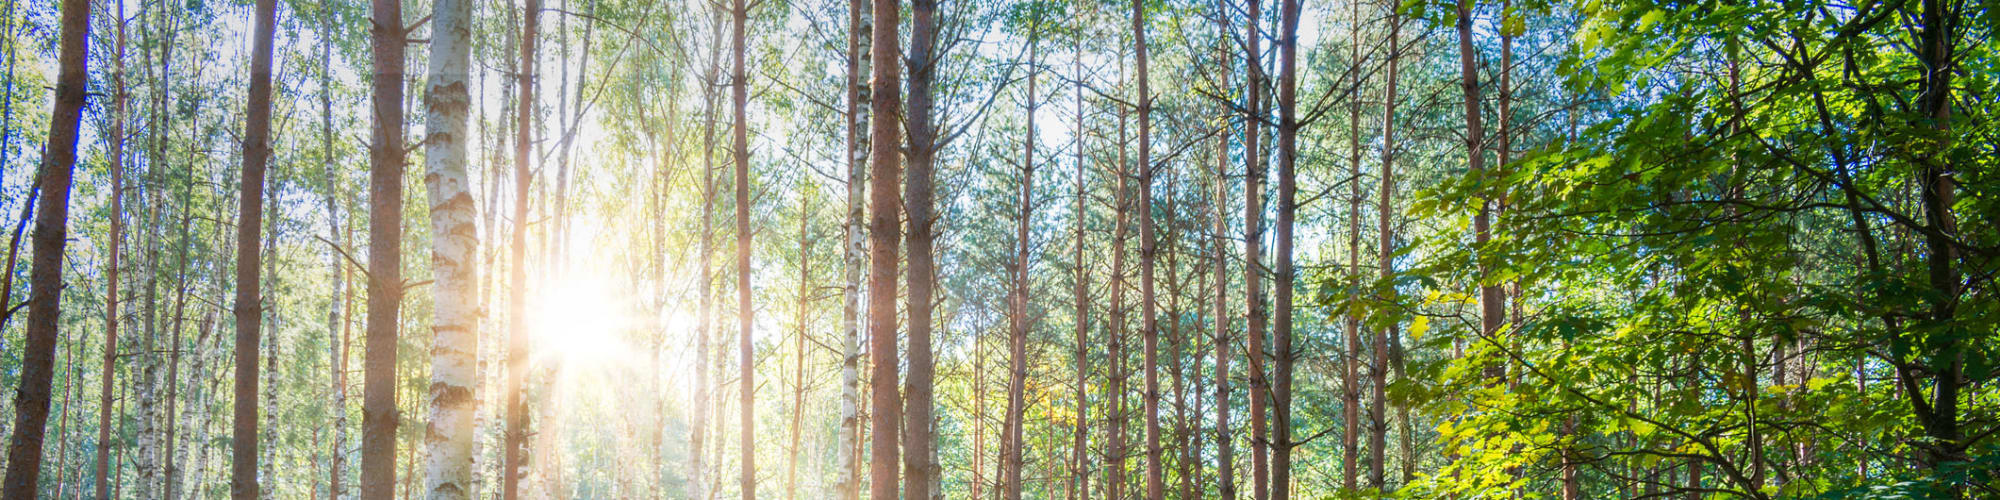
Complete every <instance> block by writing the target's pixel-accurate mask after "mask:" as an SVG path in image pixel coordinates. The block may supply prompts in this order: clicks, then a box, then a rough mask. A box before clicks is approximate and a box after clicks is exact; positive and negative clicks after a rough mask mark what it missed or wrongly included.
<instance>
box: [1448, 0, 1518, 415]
mask: <svg viewBox="0 0 2000 500" xmlns="http://www.w3.org/2000/svg"><path fill="white" fill-rule="evenodd" d="M1472 4H1473V2H1472V0H1460V1H1459V2H1458V60H1459V75H1460V77H1461V80H1462V83H1461V85H1462V87H1461V88H1463V89H1464V91H1465V152H1466V166H1467V170H1468V171H1469V172H1470V174H1471V175H1474V176H1477V175H1482V174H1483V173H1485V169H1486V167H1485V165H1486V157H1485V153H1484V152H1483V151H1481V148H1482V147H1484V145H1485V143H1486V138H1485V136H1484V133H1485V129H1484V128H1482V125H1481V122H1480V117H1479V106H1480V102H1481V97H1480V87H1479V52H1478V50H1477V49H1475V48H1474V47H1473V45H1472V14H1473V13H1472V7H1473V5H1472ZM1492 216H1493V202H1492V200H1491V199H1489V197H1488V196H1486V195H1485V194H1480V195H1479V208H1478V210H1477V211H1476V212H1474V213H1473V216H1472V246H1473V251H1474V252H1475V253H1478V254H1481V255H1483V254H1485V252H1486V243H1487V241H1489V240H1491V239H1492V237H1493V233H1492V230H1491V226H1492ZM1478 260H1479V261H1480V262H1485V259H1478ZM1491 272H1492V269H1490V266H1487V265H1485V264H1481V265H1480V269H1479V276H1480V282H1481V283H1482V284H1481V285H1479V336H1480V338H1481V339H1483V340H1485V341H1489V342H1498V339H1497V338H1494V335H1497V334H1499V332H1500V323H1501V321H1503V320H1504V319H1505V318H1504V314H1506V313H1505V310H1504V308H1503V307H1502V306H1501V301H1502V300H1503V299H1502V297H1501V296H1500V286H1499V285H1497V284H1483V283H1485V281H1486V280H1485V277H1486V276H1487V275H1488V274H1490V273H1491ZM1505 375H1506V366H1505V365H1503V364H1499V363H1494V364H1490V365H1488V366H1487V367H1486V378H1488V379H1492V380H1491V381H1497V380H1498V379H1499V378H1500V377H1502V376H1505Z"/></svg>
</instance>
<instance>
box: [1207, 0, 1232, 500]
mask: <svg viewBox="0 0 2000 500" xmlns="http://www.w3.org/2000/svg"><path fill="white" fill-rule="evenodd" d="M1223 27H1224V28H1225V29H1226V28H1228V23H1226V22H1225V23H1223ZM1223 35H1224V36H1225V37H1226V36H1227V33H1226V32H1225V33H1223ZM1218 55H1223V56H1226V55H1227V54H1218ZM1222 59H1223V60H1227V58H1226V57H1224V58H1222ZM1228 73H1229V72H1227V71H1225V72H1223V74H1224V76H1223V88H1229V77H1228ZM1223 124H1224V126H1227V124H1228V122H1227V121H1224V122H1223ZM1228 172H1229V136H1228V135H1227V134H1223V135H1220V136H1218V137H1216V139H1215V173H1214V179H1215V181H1214V182H1215V185H1214V186H1213V187H1212V188H1211V190H1210V192H1211V196H1213V198H1211V199H1210V200H1209V210H1210V211H1211V213H1210V214H1209V215H1210V216H1211V217H1213V218H1214V219H1215V225H1214V226H1213V229H1212V233H1210V234H1211V235H1212V236H1210V238H1209V240H1210V243H1211V244H1212V245H1213V248H1211V249H1210V250H1209V252H1210V253H1209V259H1210V266H1212V267H1211V268H1210V271H1211V272H1213V273H1214V277H1213V278H1212V279H1214V280H1215V282H1214V285H1215V302H1214V305H1215V310H1214V312H1213V314H1214V315H1215V319H1214V321H1215V338H1214V342H1215V491H1216V496H1218V497H1221V498H1224V499H1228V500H1236V498H1237V497H1236V448H1235V435H1234V434H1233V433H1232V432H1230V430H1229V411H1230V410H1229V403H1230V400H1229V394H1230V392H1229V359H1230V358H1231V356H1230V355H1229V350H1230V347H1231V346H1232V345H1234V344H1232V343H1231V342H1230V340H1231V339H1230V336H1229V320H1230V317H1229V316H1230V315H1229V250H1228V246H1227V241H1228V238H1227V237H1226V236H1224V235H1226V234H1229V226H1228V219H1229V216H1228V215H1227V212H1226V211H1225V210H1227V208H1228V207H1229V173H1228Z"/></svg>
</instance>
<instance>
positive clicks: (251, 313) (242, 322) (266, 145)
mask: <svg viewBox="0 0 2000 500" xmlns="http://www.w3.org/2000/svg"><path fill="white" fill-rule="evenodd" d="M256 23H257V24H256V28H255V31H254V34H253V35H252V37H253V39H252V46H251V49H250V98H249V103H248V105H247V108H248V109H247V110H246V111H247V115H246V116H245V117H244V125H243V185H242V191H241V195H240V196H241V198H242V200H243V201H241V202H239V203H238V204H237V216H236V221H237V222H236V238H237V244H236V308H235V311H234V312H235V313H236V413H235V418H234V422H235V426H234V427H235V436H234V437H233V438H232V440H231V442H232V443H234V445H235V447H234V452H235V454H234V456H233V457H232V458H231V460H230V464H231V468H230V472H231V474H230V487H229V492H230V497H232V498H235V499H236V500H254V499H256V498H258V484H257V458H258V456H257V447H258V444H259V443H258V438H259V436H258V434H257V417H258V415H257V412H258V408H257V394H258V392H257V390H258V388H257V376H258V375H260V374H261V373H260V372H259V371H258V369H257V347H258V344H259V342H261V341H262V332H261V331H260V330H259V327H261V326H262V324H263V320H262V317H263V309H264V304H263V296H262V293H261V288H260V286H261V283H259V279H258V278H259V276H258V270H259V268H260V266H261V260H262V258H263V255H262V248H261V247H259V246H258V240H259V239H260V238H261V237H262V236H263V233H262V231H261V230H262V228H263V225H264V223H263V217H264V165H265V163H266V162H268V161H270V157H271V38H272V36H273V34H274V32H275V31H276V29H277V2H276V1H275V0H260V1H258V2H257V21H256ZM399 47H400V45H399ZM397 50H399V51H400V50H401V49H400V48H398V49H397ZM396 119H397V120H400V119H401V116H400V115H397V117H396ZM398 152H400V150H398ZM399 215H400V214H399ZM398 222H400V220H399V221H398ZM376 248H381V247H376ZM392 252H393V251H392ZM373 254H374V252H370V255H371V259H372V257H373ZM399 286H400V284H399ZM371 311H372V309H371ZM371 318H372V315H371ZM391 328H393V326H392V327H391ZM176 348H178V347H176ZM390 356H391V359H390V360H389V361H390V363H391V364H393V363H394V359H393V357H394V353H393V352H391V353H390Z"/></svg>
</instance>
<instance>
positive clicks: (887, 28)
mask: <svg viewBox="0 0 2000 500" xmlns="http://www.w3.org/2000/svg"><path fill="white" fill-rule="evenodd" d="M872 8H873V10H874V12H873V14H874V16H873V18H874V22H875V26H874V31H873V32H872V33H870V36H871V37H872V39H871V41H870V44H871V45H870V47H869V64H871V65H873V68H871V73H872V78H871V80H870V82H869V85H868V88H869V89H870V91H869V94H870V95H869V99H870V102H869V108H870V109H869V113H868V122H869V131H868V176H869V179H868V183H869V193H868V211H869V214H868V234H869V239H870V240H871V241H872V243H873V244H872V245H870V246H869V248H868V350H869V353H870V354H871V355H872V357H873V359H871V360H869V370H870V374H869V390H870V391H871V394H870V398H871V399H870V402H869V412H870V417H871V418H870V422H869V423H870V426H871V427H872V430H870V431H869V432H871V433H872V435H871V436H870V439H871V440H872V441H871V442H870V445H869V470H868V481H869V485H868V496H869V498H870V499H872V500H897V499H898V498H899V497H898V496H897V491H896V484H897V477H896V466H897V465H898V464H901V463H902V462H901V461H900V460H898V456H899V453H898V451H900V450H898V449H897V438H898V437H899V436H901V434H902V433H901V432H899V430H898V429H897V427H896V426H897V424H899V423H900V422H902V416H903V412H902V408H901V397H900V396H901V395H900V394H898V391H897V390H896V372H897V370H898V368H899V366H898V365H899V363H897V362H896V267H897V266H896V257H897V256H896V250H897V247H898V245H897V244H898V243H900V241H899V240H901V238H902V231H901V228H899V227H897V225H898V222H900V221H901V220H902V217H900V216H901V215H902V213H901V210H899V208H901V205H902V200H901V197H900V196H897V192H896V183H897V181H898V180H900V179H899V177H900V174H901V170H902V168H901V165H900V160H901V158H900V156H901V155H900V154H899V153H900V150H901V147H900V146H901V141H898V140H897V139H899V138H900V137H901V136H902V134H901V132H902V130H900V129H899V127H898V124H899V123H898V122H900V121H901V120H899V119H898V118H899V117H901V116H902V111H901V109H899V108H901V107H902V106H901V104H902V103H901V99H900V96H898V95H897V94H899V93H901V89H902V85H899V84H898V81H899V80H900V79H901V78H900V77H901V73H902V69H903V66H902V60H901V51H899V50H897V31H898V29H899V27H898V25H899V24H901V22H902V11H901V9H900V6H899V5H897V2H896V0H873V5H872ZM913 93H914V92H913Z"/></svg>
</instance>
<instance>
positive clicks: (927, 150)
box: [877, 0, 939, 500]
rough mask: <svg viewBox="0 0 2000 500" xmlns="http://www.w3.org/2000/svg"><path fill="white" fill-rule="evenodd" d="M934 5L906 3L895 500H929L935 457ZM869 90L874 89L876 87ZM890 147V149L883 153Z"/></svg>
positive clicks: (933, 1) (923, 0) (928, 0)
mask: <svg viewBox="0 0 2000 500" xmlns="http://www.w3.org/2000/svg"><path fill="white" fill-rule="evenodd" d="M938 22H939V21H938V2H937V0H911V2H910V49H909V51H908V52H906V54H907V58H908V59H909V64H910V74H909V89H910V95H909V115H908V116H907V124H908V125H907V126H908V127H909V130H908V136H909V149H908V154H907V155H905V157H904V159H905V161H907V162H908V163H907V167H906V168H908V169H909V170H908V171H907V172H905V173H904V178H903V182H904V184H903V202H904V203H903V208H904V211H905V217H904V219H905V220H906V221H907V224H909V234H908V235H907V236H906V238H907V239H906V241H905V242H904V244H905V245H907V248H906V249H905V251H907V252H909V255H908V259H909V265H910V268H909V269H908V273H909V274H908V282H909V287H910V296H909V299H908V302H907V303H906V304H905V305H904V307H905V308H907V309H908V310H909V315H910V322H909V325H908V328H909V331H908V335H909V337H910V344H909V350H908V353H907V355H908V356H909V358H910V362H909V364H910V367H909V379H908V380H906V381H904V394H903V448H904V449H903V496H904V498H909V499H912V500H924V499H929V498H931V496H932V494H933V492H932V491H931V483H932V481H931V479H932V478H933V477H934V476H933V475H934V474H936V471H934V470H933V467H932V462H934V461H935V455H936V453H937V437H936V429H935V426H936V422H935V420H934V419H933V418H932V415H933V413H934V406H935V402H934V399H933V396H932V386H933V378H934V377H935V372H936V368H935V366H934V365H935V360H934V358H935V356H936V355H935V353H934V352H933V350H932V348H931V336H932V332H931V329H932V326H933V322H932V319H931V313H932V307H933V306H934V305H935V302H936V300H935V291H934V290H935V287H936V281H935V280H936V275H937V271H936V263H935V262H934V261H935V257H934V256H933V255H932V254H933V251H932V245H933V244H934V241H933V240H934V239H935V238H936V234H935V233H934V232H933V230H932V229H931V227H932V224H933V223H935V222H936V221H935V219H936V217H937V216H936V215H935V213H934V211H933V210H934V206H935V204H936V202H935V201H934V198H935V197H936V188H935V187H934V186H933V184H934V183H935V179H934V177H935V175H936V162H937V129H936V116H935V114H934V113H933V109H932V108H933V105H934V99H935V90H934V86H935V85H936V82H937V64H938V61H939V58H938V53H937V51H938V35H939V31H938ZM877 88H880V86H878V87H877ZM883 147H892V146H883Z"/></svg>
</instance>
